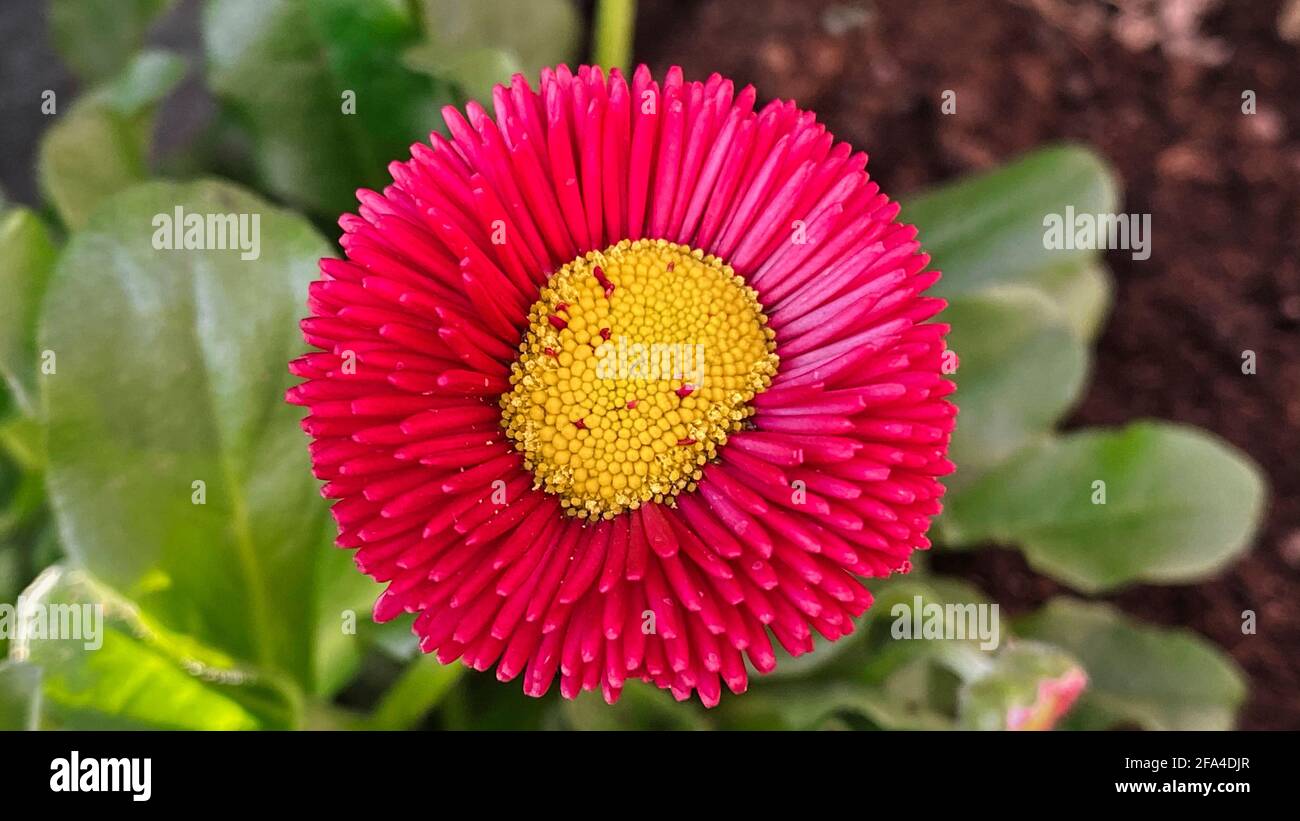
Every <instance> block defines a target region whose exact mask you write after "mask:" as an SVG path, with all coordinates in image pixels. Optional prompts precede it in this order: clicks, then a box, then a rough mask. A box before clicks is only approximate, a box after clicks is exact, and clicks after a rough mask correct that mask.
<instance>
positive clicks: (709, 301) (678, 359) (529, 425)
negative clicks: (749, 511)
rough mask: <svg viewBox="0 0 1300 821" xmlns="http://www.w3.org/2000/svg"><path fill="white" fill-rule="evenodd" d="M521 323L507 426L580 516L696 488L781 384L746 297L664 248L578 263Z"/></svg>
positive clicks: (636, 246) (539, 473) (704, 266)
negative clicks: (762, 398)
mask: <svg viewBox="0 0 1300 821" xmlns="http://www.w3.org/2000/svg"><path fill="white" fill-rule="evenodd" d="M528 320H529V325H528V331H527V332H526V333H525V334H524V339H523V343H522V344H521V345H520V348H519V359H518V360H517V361H516V362H515V363H514V366H513V368H512V371H511V375H510V384H511V385H512V388H511V390H510V391H509V392H508V393H506V394H505V395H503V396H502V397H501V410H502V424H503V426H504V427H505V429H506V433H507V435H508V436H509V437H510V438H511V440H512V441H513V442H514V443H515V445H516V446H517V447H518V448H519V450H520V451H521V452H522V453H523V455H524V461H525V464H526V465H527V467H528V468H529V470H531V471H533V474H534V476H535V477H536V483H535V484H536V486H537V487H539V488H542V489H544V490H546V491H547V492H549V493H554V494H555V495H557V496H559V497H560V502H561V504H562V505H563V506H564V507H565V508H566V509H567V510H568V511H569V512H570V513H573V514H576V515H578V516H581V517H584V518H592V519H595V518H602V517H603V518H611V517H613V516H615V515H617V514H619V513H622V512H623V511H626V510H633V509H635V508H637V507H639V506H640V505H641V504H643V503H645V502H648V501H651V500H654V501H656V502H663V501H666V500H670V499H672V498H674V497H675V496H676V495H677V494H678V493H680V492H681V491H683V490H687V491H691V490H694V489H695V483H696V482H697V481H698V480H699V478H700V471H701V468H702V467H703V466H704V464H705V463H706V462H707V461H708V460H709V459H712V458H714V457H715V456H716V455H717V451H718V448H719V447H720V446H721V445H723V444H725V443H726V441H727V435H728V434H729V433H732V432H733V431H736V430H739V429H740V427H741V425H742V424H743V423H744V420H745V418H746V417H748V416H749V415H750V414H751V413H753V409H752V408H750V407H749V402H750V400H752V399H753V398H754V396H755V395H756V394H758V393H761V392H762V391H764V390H766V389H767V387H768V386H769V385H770V384H771V382H772V377H773V376H774V375H775V374H776V368H777V363H778V359H777V356H776V353H775V349H776V344H775V341H774V339H775V334H774V333H773V332H772V330H771V329H770V328H768V327H767V317H766V316H765V315H764V314H763V309H762V306H761V305H760V304H759V302H758V295H757V294H756V293H755V292H754V290H753V289H752V288H750V287H749V286H747V285H746V284H745V282H744V280H743V279H741V278H740V277H739V276H737V275H736V273H735V272H734V271H733V270H732V269H731V267H730V266H729V265H727V264H726V263H724V262H722V260H720V259H718V258H717V257H714V256H705V254H704V253H703V252H702V251H697V250H692V249H691V248H688V247H686V246H684V245H677V244H674V243H671V242H668V241H666V240H636V241H631V240H623V241H622V242H620V243H618V244H617V245H614V246H611V247H609V248H606V249H605V250H604V251H592V252H591V253H589V254H587V255H586V256H583V257H579V258H578V259H575V260H574V261H573V262H570V263H569V264H568V265H565V266H564V267H563V268H561V269H560V270H559V271H557V272H556V273H555V274H554V275H553V276H552V277H551V278H550V281H549V282H548V283H547V284H546V287H545V288H543V289H542V292H541V296H540V298H539V299H538V300H537V302H535V303H534V304H533V307H532V310H531V311H530V312H529V315H528Z"/></svg>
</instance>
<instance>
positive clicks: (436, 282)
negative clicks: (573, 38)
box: [287, 66, 956, 705]
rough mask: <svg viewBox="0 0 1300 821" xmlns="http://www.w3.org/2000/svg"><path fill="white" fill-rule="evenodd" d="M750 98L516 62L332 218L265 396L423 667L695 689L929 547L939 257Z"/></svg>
mask: <svg viewBox="0 0 1300 821" xmlns="http://www.w3.org/2000/svg"><path fill="white" fill-rule="evenodd" d="M754 100H755V93H754V90H753V88H751V87H746V88H744V89H742V90H740V91H739V92H738V93H736V92H735V91H734V89H733V86H732V83H731V82H730V81H729V80H726V79H724V78H722V77H721V76H719V75H716V74H715V75H713V76H711V77H710V78H709V79H708V80H707V81H706V82H703V83H699V82H691V83H687V82H684V81H683V79H682V73H681V70H680V69H678V68H673V69H671V70H670V71H669V72H668V74H667V76H666V77H665V78H664V80H663V82H662V84H661V83H659V82H658V81H656V80H655V79H654V78H653V77H652V76H651V74H650V71H649V70H648V69H647V68H646V67H645V66H641V67H639V68H638V69H637V71H636V72H635V74H634V76H633V78H632V80H631V82H630V83H629V82H627V81H626V80H625V78H624V77H623V76H622V75H621V74H620V73H619V72H618V71H611V72H610V75H609V77H606V76H605V75H604V74H603V73H602V72H601V70H600V69H599V68H593V67H588V66H583V67H581V68H579V69H578V71H577V73H576V75H575V74H574V73H572V72H571V71H570V70H569V69H568V68H567V67H565V66H560V67H558V68H556V69H554V70H550V69H547V70H545V71H543V72H542V76H541V83H540V91H534V90H533V89H532V88H531V87H530V86H529V84H528V82H527V80H525V78H524V77H522V76H519V75H516V76H515V77H514V79H513V81H512V82H511V84H510V85H509V86H508V87H507V86H498V87H497V88H496V89H495V91H494V94H493V100H492V103H493V110H494V114H495V116H493V115H490V114H489V113H488V112H487V111H486V110H484V108H483V107H482V106H480V105H478V104H477V103H471V104H470V105H469V106H467V109H466V112H465V114H464V115H462V114H461V112H460V111H458V110H456V109H453V108H450V107H449V108H447V109H446V110H445V111H444V116H445V118H446V121H447V125H448V128H449V130H450V134H451V139H450V140H448V139H444V138H443V137H442V136H441V135H439V134H436V133H435V134H433V135H431V137H430V140H431V142H430V144H428V145H425V144H423V143H421V144H417V145H414V146H412V149H411V158H410V159H409V160H408V161H406V162H394V163H392V165H390V166H389V168H390V171H391V172H392V176H393V184H392V185H390V186H388V187H386V188H385V189H384V191H383V192H382V193H377V192H374V191H360V192H358V198H359V200H360V207H359V208H358V211H357V213H356V214H347V215H344V216H343V217H342V218H341V219H340V221H339V224H340V225H341V226H342V228H343V231H344V235H343V238H342V241H341V242H342V246H343V248H344V250H345V252H346V259H342V260H339V259H326V260H322V261H321V273H322V278H321V280H320V281H318V282H315V283H313V284H312V286H311V290H310V298H309V307H310V309H311V314H312V315H311V316H310V317H309V318H307V319H305V320H303V322H302V329H303V333H304V336H305V337H306V339H307V342H308V343H310V344H311V345H313V346H314V347H316V348H318V349H319V352H316V353H309V354H307V355H305V356H302V357H300V358H298V359H296V360H294V361H293V362H292V363H291V370H292V372H293V373H294V374H296V375H298V376H300V377H303V378H304V379H305V380H306V381H304V382H303V383H302V384H300V385H298V386H296V387H294V388H292V389H291V390H290V391H289V394H288V397H287V398H288V401H290V402H293V403H296V404H300V405H305V406H307V407H308V408H309V409H310V414H309V415H308V416H307V417H306V418H305V419H304V420H303V429H304V430H305V431H306V432H307V433H308V434H309V435H310V436H311V437H312V439H313V442H312V443H311V454H312V460H313V465H314V470H315V473H316V475H317V476H318V477H319V478H321V479H323V480H325V483H326V484H325V486H324V488H323V489H322V492H323V494H324V495H325V496H326V497H327V498H329V499H333V500H335V502H334V504H333V508H332V510H333V514H334V518H335V519H336V520H337V522H338V526H339V538H338V543H339V545H340V546H343V547H347V548H352V549H354V550H355V551H356V563H357V566H358V567H359V568H360V569H361V570H362V571H363V572H365V573H367V574H369V575H370V576H372V577H373V578H375V579H376V580H378V581H381V582H384V583H386V584H387V589H386V590H385V591H384V593H383V594H382V595H381V596H380V597H379V600H378V601H377V602H376V603H375V611H374V615H375V618H376V619H377V620H379V621H384V620H387V619H391V618H393V617H394V616H396V615H397V614H399V613H402V612H410V613H415V614H417V616H416V619H415V631H416V634H417V635H418V636H419V637H420V646H421V647H422V648H423V650H424V651H425V652H432V653H436V654H437V657H438V659H439V660H440V661H442V662H443V663H449V662H451V661H453V660H455V659H458V658H459V659H462V660H463V661H464V662H465V663H466V664H468V665H470V666H471V667H473V668H475V669H477V670H487V669H489V668H491V667H493V666H494V665H495V667H496V673H497V677H498V678H499V679H501V680H502V681H509V680H512V679H514V678H516V677H518V676H520V675H522V676H523V688H524V691H525V692H526V693H528V694H530V695H534V696H540V695H542V694H543V693H545V692H546V691H547V690H548V689H549V688H550V687H551V685H552V683H553V682H554V681H555V680H556V679H557V678H558V679H559V687H560V691H561V692H562V693H563V694H564V695H565V696H566V697H573V696H575V695H576V694H577V693H579V692H580V691H582V690H588V689H594V688H596V687H600V688H601V690H602V692H603V694H604V696H605V699H606V700H607V701H610V702H613V701H614V700H615V699H617V698H618V696H619V693H620V691H621V688H622V687H623V684H624V682H625V681H626V680H628V679H643V680H645V681H649V682H653V683H655V684H656V685H658V686H660V687H664V688H669V689H671V690H672V692H673V694H674V695H675V696H676V697H677V698H679V699H686V698H688V697H689V696H690V694H691V692H692V691H697V692H698V693H699V696H700V699H701V701H703V702H704V703H705V704H706V705H714V704H717V703H718V700H719V698H720V695H721V691H722V687H723V686H724V685H725V686H726V687H727V688H728V689H730V690H731V691H732V692H735V693H740V692H743V691H744V690H745V688H746V686H747V679H748V676H747V673H746V666H745V659H748V660H749V662H750V663H751V664H752V665H753V667H754V668H755V669H756V670H758V671H760V672H764V673H765V672H769V671H771V670H772V669H773V668H774V667H775V665H776V663H777V658H776V655H775V653H774V648H773V643H772V638H773V637H774V638H775V639H776V642H777V643H779V644H780V645H781V646H782V647H784V648H785V649H786V650H787V651H788V652H789V653H791V654H793V655H799V654H801V653H805V652H808V651H809V650H811V649H813V634H814V633H818V634H820V635H821V636H823V637H824V638H826V639H828V640H835V639H837V638H840V637H842V636H844V635H846V634H848V633H849V632H851V631H852V630H853V618H854V617H855V616H858V615H860V614H861V613H862V612H863V611H865V610H866V609H867V607H868V606H869V605H870V603H871V596H870V594H869V593H868V592H867V590H866V588H865V587H863V585H862V583H861V578H863V577H884V576H888V575H889V574H891V573H893V572H895V571H903V572H905V571H906V570H907V569H908V568H909V562H908V557H909V555H910V554H911V552H912V551H913V550H915V549H925V548H927V547H928V546H929V542H928V540H927V539H926V536H925V534H926V531H927V530H928V528H929V525H930V520H931V518H932V517H933V516H934V515H936V514H937V513H939V511H940V509H941V503H940V497H941V496H942V495H943V487H942V485H941V484H940V483H939V482H938V481H937V479H936V477H938V476H942V475H944V474H946V473H948V472H950V471H951V470H952V465H951V463H950V462H949V461H948V460H947V459H946V457H945V454H946V451H947V447H948V441H949V438H950V435H951V431H952V428H953V423H954V418H955V414H956V409H955V408H954V407H953V405H952V404H951V403H949V402H948V401H947V400H946V399H945V398H944V397H946V396H947V395H948V394H949V393H951V392H952V390H953V386H952V384H951V383H950V382H948V381H947V380H945V379H944V378H943V376H942V375H941V369H940V364H941V359H942V357H943V355H944V350H945V346H944V334H945V333H946V331H947V327H946V326H945V325H942V324H935V323H931V322H928V321H927V320H930V319H931V318H932V317H934V315H935V314H937V313H938V312H939V311H940V310H941V309H942V308H943V306H944V303H943V301H942V300H940V299H937V298H933V297H927V296H924V292H925V291H926V289H927V288H929V287H930V286H931V285H933V284H934V283H935V281H936V280H938V278H939V274H938V272H935V271H927V270H926V266H927V264H928V262H929V258H928V257H927V256H926V255H924V254H922V253H920V246H919V244H918V243H917V241H916V239H915V237H916V230H915V229H914V228H912V227H911V226H908V225H903V224H899V223H897V222H896V221H895V218H896V216H897V214H898V206H897V205H896V204H895V203H891V202H890V201H889V199H888V198H887V197H886V196H885V195H884V194H882V193H881V192H880V190H879V187H878V186H877V185H876V184H875V183H873V182H871V181H870V180H869V178H868V176H867V174H866V172H865V166H866V162H867V158H866V156H865V155H864V154H861V153H857V154H855V153H853V152H852V149H851V148H850V147H849V146H848V145H846V144H844V143H836V142H835V141H834V139H833V137H832V136H831V135H830V134H829V133H827V131H826V129H825V127H824V126H822V125H819V124H818V123H817V122H816V119H815V117H814V116H813V115H812V114H811V113H808V112H804V111H801V110H799V109H798V108H796V107H795V105H794V104H793V103H789V102H779V101H777V102H772V103H770V104H768V105H767V106H765V107H763V108H762V109H761V110H760V111H757V112H755V111H754Z"/></svg>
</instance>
